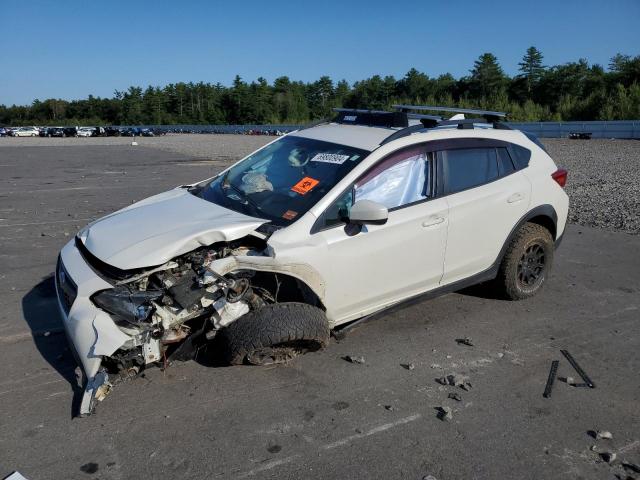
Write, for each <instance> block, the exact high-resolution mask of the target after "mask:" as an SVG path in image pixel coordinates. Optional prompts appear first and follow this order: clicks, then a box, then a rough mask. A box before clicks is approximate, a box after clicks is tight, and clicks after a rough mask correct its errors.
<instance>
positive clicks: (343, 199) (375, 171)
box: [324, 147, 432, 228]
mask: <svg viewBox="0 0 640 480" xmlns="http://www.w3.org/2000/svg"><path fill="white" fill-rule="evenodd" d="M424 150H425V149H424V148H423V147H410V148H407V149H403V150H400V151H397V152H394V153H392V154H391V155H389V156H388V157H387V158H385V159H384V160H382V161H381V162H379V163H378V164H377V165H375V166H374V167H373V168H372V169H371V170H370V171H369V172H368V173H366V174H365V175H364V176H363V177H362V178H360V180H358V181H357V182H356V184H355V185H354V186H353V188H351V189H349V190H348V191H347V192H345V193H344V194H342V195H341V196H340V197H339V198H338V199H337V200H336V201H335V202H333V204H331V206H330V207H329V208H327V210H325V212H324V228H327V227H332V226H334V225H340V224H343V223H345V222H346V220H347V218H348V217H349V211H350V210H351V206H352V205H353V203H355V202H356V201H358V200H372V201H374V202H377V203H381V204H382V205H384V206H385V207H387V208H388V209H389V210H391V209H395V208H400V207H402V206H405V205H408V204H411V203H414V202H418V201H420V200H424V199H426V198H429V197H431V196H432V194H431V157H430V154H428V153H426V152H425V151H424ZM354 197H355V200H354Z"/></svg>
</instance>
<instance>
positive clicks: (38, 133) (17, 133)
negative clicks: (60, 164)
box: [0, 127, 164, 137]
mask: <svg viewBox="0 0 640 480" xmlns="http://www.w3.org/2000/svg"><path fill="white" fill-rule="evenodd" d="M163 134H164V132H162V131H159V130H154V129H151V128H138V127H0V137H155V136H157V135H163Z"/></svg>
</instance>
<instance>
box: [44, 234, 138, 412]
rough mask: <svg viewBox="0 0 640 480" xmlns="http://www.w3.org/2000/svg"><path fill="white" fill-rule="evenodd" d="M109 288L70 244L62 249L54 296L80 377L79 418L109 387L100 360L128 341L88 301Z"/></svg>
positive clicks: (127, 336) (102, 312)
mask: <svg viewBox="0 0 640 480" xmlns="http://www.w3.org/2000/svg"><path fill="white" fill-rule="evenodd" d="M111 287H112V285H111V284H109V283H108V282H106V281H105V280H103V279H102V278H101V277H99V276H98V275H97V274H96V273H95V272H94V271H93V270H92V269H91V268H90V267H89V266H88V265H87V263H86V262H85V261H84V259H83V258H82V255H81V254H80V252H79V251H78V249H77V248H76V247H75V245H74V241H73V240H71V241H70V242H69V243H67V244H66V245H65V246H64V247H63V249H62V251H61V252H60V258H59V259H58V267H57V268H56V295H57V299H58V307H59V310H60V315H61V316H62V320H63V323H64V328H65V332H66V335H67V338H68V340H69V344H70V345H71V348H72V351H73V353H74V355H75V357H76V361H77V362H78V366H79V367H80V368H81V370H82V373H83V387H84V394H83V397H82V401H81V404H80V412H79V413H80V415H81V416H82V415H89V414H91V413H92V411H93V409H94V407H95V402H96V399H100V398H101V397H102V396H104V394H106V393H107V391H108V389H109V387H110V385H109V378H108V376H107V374H106V372H105V371H104V370H103V369H101V364H102V357H103V356H104V355H107V356H108V355H112V354H113V353H114V352H115V351H116V350H118V349H119V348H120V347H122V346H123V345H124V343H125V342H126V341H127V340H129V339H130V338H131V337H130V336H129V335H126V334H125V333H124V332H122V331H121V330H120V329H119V328H118V327H117V326H116V324H115V323H113V320H112V319H111V317H110V316H109V315H108V314H107V313H105V312H104V311H102V310H100V309H99V308H97V307H96V306H95V305H94V304H93V302H91V300H90V297H91V295H93V294H94V293H95V292H97V291H99V290H104V289H107V288H111ZM74 293H75V296H74Z"/></svg>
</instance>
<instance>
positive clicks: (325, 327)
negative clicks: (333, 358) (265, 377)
mask: <svg viewBox="0 0 640 480" xmlns="http://www.w3.org/2000/svg"><path fill="white" fill-rule="evenodd" d="M220 335H221V337H222V340H223V348H224V349H225V360H226V361H227V362H228V363H230V364H231V365H240V364H242V363H248V364H251V365H272V364H276V363H286V362H288V361H290V360H291V359H293V358H295V357H297V356H298V355H302V354H304V353H307V352H314V351H316V350H320V349H321V348H324V347H326V346H327V345H328V343H329V324H328V322H327V317H326V316H325V314H324V312H323V311H322V310H320V309H319V308H316V307H313V306H311V305H307V304H304V303H275V304H271V305H265V306H264V307H262V308H260V309H258V310H254V311H252V312H249V313H248V314H246V315H245V316H243V317H241V318H239V319H238V320H236V321H235V322H233V323H232V324H231V325H229V326H228V327H226V328H225V329H224V330H223V331H222V332H221V334H220Z"/></svg>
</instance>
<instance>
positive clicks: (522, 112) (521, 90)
mask: <svg viewBox="0 0 640 480" xmlns="http://www.w3.org/2000/svg"><path fill="white" fill-rule="evenodd" d="M518 67H519V68H518V72H519V73H518V74H517V75H515V76H513V77H510V76H508V75H506V74H505V73H504V70H503V69H502V67H501V66H500V64H499V62H498V59H497V58H496V57H495V55H493V54H491V53H484V54H482V55H480V57H479V58H478V59H477V60H476V61H475V63H474V65H473V68H472V69H471V70H470V71H469V74H468V75H466V76H463V77H461V78H458V79H456V78H454V77H453V76H452V75H451V74H448V73H447V74H443V75H440V76H438V77H430V76H429V75H427V74H426V73H422V72H419V71H418V70H416V69H411V70H409V72H407V74H406V75H404V77H402V78H400V79H397V78H395V77H393V76H385V77H381V76H380V75H374V76H372V77H371V78H367V79H365V80H361V81H357V82H355V83H354V84H353V85H349V83H347V82H346V81H345V80H340V81H338V82H337V83H336V82H334V81H333V80H332V79H331V78H329V77H328V76H323V77H321V78H320V79H318V80H317V81H315V82H307V83H305V82H301V81H294V80H291V79H289V78H288V77H286V76H283V77H279V78H277V79H275V81H274V82H273V83H272V84H270V83H269V82H267V81H266V80H265V79H264V78H258V79H257V80H255V81H252V82H251V83H247V82H246V81H244V80H243V79H242V78H240V77H239V76H236V78H235V80H234V81H233V84H232V85H231V86H228V87H227V86H224V85H221V84H220V83H216V84H212V83H203V82H199V83H193V82H189V83H175V84H170V85H166V86H165V87H152V86H149V87H147V88H146V89H143V88H140V87H129V88H128V89H127V90H126V91H116V92H115V93H114V95H113V97H112V98H99V97H94V96H92V95H89V97H88V98H86V99H82V100H72V101H67V100H60V99H53V98H50V99H47V100H42V101H41V100H35V101H34V102H33V103H32V104H31V105H28V106H17V105H13V106H6V105H0V124H4V125H90V124H91V125H93V124H95V125H145V124H146V125H152V124H153V125H155V124H167V125H171V124H302V123H305V122H309V121H312V120H317V119H322V118H327V117H329V116H331V115H332V108H334V107H351V108H371V109H388V108H389V107H390V106H391V105H392V104H394V103H411V104H431V105H443V106H460V107H470V108H482V109H490V110H500V111H506V112H508V113H509V114H510V115H509V119H510V120H513V121H545V120H550V121H560V120H629V119H639V118H640V56H635V57H632V56H629V55H622V54H617V55H615V56H614V57H613V58H612V59H611V61H610V63H609V65H608V69H607V70H605V68H604V67H602V66H601V65H597V64H594V65H590V64H589V63H588V62H587V60H584V59H580V60H578V61H577V62H569V63H565V64H562V65H556V66H546V65H544V58H543V55H542V53H541V52H540V51H539V50H538V49H536V48H535V47H530V48H529V49H527V51H526V53H525V55H524V56H523V58H522V61H521V62H520V63H519V64H518Z"/></svg>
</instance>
